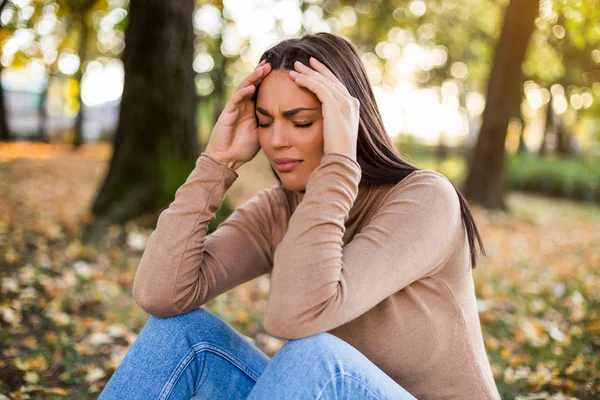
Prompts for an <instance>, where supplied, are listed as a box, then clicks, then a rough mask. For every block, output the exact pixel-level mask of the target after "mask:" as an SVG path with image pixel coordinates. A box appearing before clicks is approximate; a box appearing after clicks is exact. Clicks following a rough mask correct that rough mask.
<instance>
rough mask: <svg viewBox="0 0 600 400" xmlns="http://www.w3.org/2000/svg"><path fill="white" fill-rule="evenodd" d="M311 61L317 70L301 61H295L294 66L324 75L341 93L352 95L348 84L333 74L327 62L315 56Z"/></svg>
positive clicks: (312, 73)
mask: <svg viewBox="0 0 600 400" xmlns="http://www.w3.org/2000/svg"><path fill="white" fill-rule="evenodd" d="M309 62H310V63H311V65H312V66H313V68H315V70H316V71H315V70H313V69H311V68H309V67H308V66H306V65H304V64H303V63H301V62H300V61H296V62H295V63H294V68H296V69H297V70H298V71H300V72H303V73H305V74H307V75H312V76H323V77H325V78H326V79H327V80H329V81H330V82H331V83H332V84H333V85H334V86H335V87H337V89H338V90H339V91H340V92H341V93H344V94H346V95H347V96H349V95H350V93H349V92H348V89H347V88H346V86H344V84H343V83H342V82H341V81H340V80H339V79H338V78H337V77H336V76H335V75H334V74H333V72H331V70H329V68H327V67H326V66H325V64H323V63H321V62H320V61H319V60H317V59H316V58H314V57H310V59H309Z"/></svg>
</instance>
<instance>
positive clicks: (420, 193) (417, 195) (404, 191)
mask: <svg viewBox="0 0 600 400" xmlns="http://www.w3.org/2000/svg"><path fill="white" fill-rule="evenodd" d="M399 199H402V200H404V201H407V200H409V199H412V200H414V201H415V202H417V203H420V204H422V205H424V206H426V207H427V208H435V207H442V208H443V210H445V211H446V212H452V211H454V212H456V213H458V214H460V201H459V198H458V193H457V191H456V188H455V187H454V185H453V184H452V182H451V181H450V180H449V179H448V178H447V177H446V176H445V175H444V174H442V173H441V172H438V171H434V170H431V169H419V170H416V171H413V172H411V173H410V174H408V175H407V176H406V177H405V178H404V179H402V180H401V181H400V182H398V183H397V184H396V185H395V186H394V187H392V189H391V190H390V191H389V192H388V193H387V195H386V198H385V199H384V203H385V202H387V201H393V200H399Z"/></svg>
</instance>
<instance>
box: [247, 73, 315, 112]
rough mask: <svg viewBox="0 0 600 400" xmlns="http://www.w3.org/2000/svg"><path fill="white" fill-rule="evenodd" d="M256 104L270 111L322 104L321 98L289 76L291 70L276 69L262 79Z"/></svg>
mask: <svg viewBox="0 0 600 400" xmlns="http://www.w3.org/2000/svg"><path fill="white" fill-rule="evenodd" d="M256 104H257V106H259V107H262V108H264V109H266V110H268V111H276V112H280V111H285V110H289V109H291V108H296V107H302V106H308V107H310V106H317V105H320V101H319V98H318V97H317V96H316V95H315V94H314V93H313V92H311V91H310V90H309V89H307V88H304V87H301V86H300V85H299V84H297V83H296V82H294V80H292V78H290V76H289V70H287V69H286V70H275V71H271V72H269V74H268V75H267V76H266V77H265V79H263V80H262V82H261V84H260V88H259V89H258V96H257V98H256Z"/></svg>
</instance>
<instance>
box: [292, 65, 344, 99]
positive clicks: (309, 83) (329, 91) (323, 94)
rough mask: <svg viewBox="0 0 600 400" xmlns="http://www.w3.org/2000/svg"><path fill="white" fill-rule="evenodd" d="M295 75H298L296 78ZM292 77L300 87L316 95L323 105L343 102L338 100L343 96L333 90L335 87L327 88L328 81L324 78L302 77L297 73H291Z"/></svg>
mask: <svg viewBox="0 0 600 400" xmlns="http://www.w3.org/2000/svg"><path fill="white" fill-rule="evenodd" d="M294 73H296V74H297V75H296V76H294ZM290 76H291V77H292V79H294V81H295V82H296V83H297V84H298V85H300V86H304V87H306V88H307V89H308V90H310V91H311V92H313V93H314V94H316V95H317V97H318V98H319V101H320V102H321V103H325V104H334V103H339V102H340V100H341V99H338V96H341V94H340V93H339V91H337V90H336V89H334V88H333V85H331V86H329V87H325V86H326V85H327V83H325V81H326V80H325V79H324V78H320V79H319V78H317V77H315V76H310V75H302V74H299V73H298V72H296V71H290Z"/></svg>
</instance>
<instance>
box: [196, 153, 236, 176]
mask: <svg viewBox="0 0 600 400" xmlns="http://www.w3.org/2000/svg"><path fill="white" fill-rule="evenodd" d="M202 154H204V155H205V156H208V157H210V158H212V159H213V160H214V161H216V162H218V163H219V164H221V165H224V166H226V167H228V168H230V169H232V170H234V171H235V170H237V169H238V168H239V167H240V166H241V165H242V164H241V163H240V162H238V161H234V160H231V161H230V160H225V159H222V158H220V157H218V156H215V155H214V154H212V153H210V152H206V151H205V152H203V153H202Z"/></svg>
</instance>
